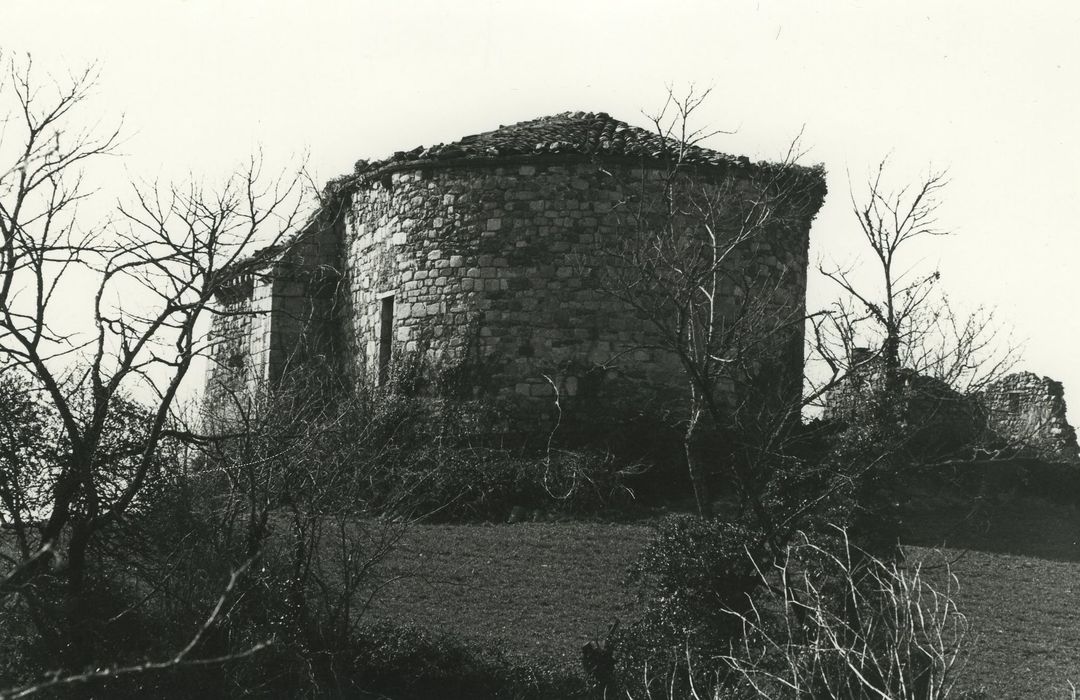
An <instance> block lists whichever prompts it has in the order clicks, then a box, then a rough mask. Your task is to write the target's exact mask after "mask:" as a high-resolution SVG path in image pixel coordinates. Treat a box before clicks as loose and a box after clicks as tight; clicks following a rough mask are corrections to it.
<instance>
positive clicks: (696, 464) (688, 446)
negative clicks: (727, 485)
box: [683, 401, 712, 518]
mask: <svg viewBox="0 0 1080 700" xmlns="http://www.w3.org/2000/svg"><path fill="white" fill-rule="evenodd" d="M701 413H702V409H701V406H700V405H698V402H697V401H694V402H693V404H692V408H691V409H690V419H689V421H688V422H687V424H686V433H685V435H684V436H683V448H684V449H685V451H686V466H687V469H688V470H689V472H690V483H691V484H692V485H693V487H694V501H695V502H696V504H697V510H698V515H700V516H701V517H703V518H708V517H710V516H712V500H711V499H710V497H709V475H708V471H707V466H706V465H707V464H708V459H707V457H706V449H705V445H704V442H705V440H704V436H703V435H702V431H701Z"/></svg>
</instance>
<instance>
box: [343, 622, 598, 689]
mask: <svg viewBox="0 0 1080 700" xmlns="http://www.w3.org/2000/svg"><path fill="white" fill-rule="evenodd" d="M354 654H355V657H354V658H355V665H354V667H355V669H356V677H355V679H354V684H355V686H356V687H358V688H363V689H365V690H366V691H368V692H371V693H377V694H382V695H385V696H389V697H393V698H395V699H398V700H427V699H428V698H446V699H447V700H455V699H461V700H467V699H471V698H493V699H494V698H505V699H507V700H518V699H520V700H527V699H533V698H536V699H541V698H568V699H569V698H577V697H583V696H584V695H585V690H586V689H585V685H584V682H583V681H582V679H581V678H580V677H578V676H577V674H575V673H570V672H567V670H566V669H563V670H559V669H553V668H551V667H541V666H537V665H534V664H531V663H528V662H525V661H522V660H519V659H515V658H513V657H512V656H510V655H508V654H506V653H504V652H502V651H501V650H498V649H492V648H488V647H484V646H481V645H478V644H473V643H467V642H464V641H462V640H460V639H457V638H454V637H450V636H448V635H440V634H433V633H430V632H427V631H424V630H420V629H416V628H411V627H399V626H393V625H377V626H370V627H365V628H362V629H361V630H360V631H359V633H358V634H357V636H356V638H355V649H354Z"/></svg>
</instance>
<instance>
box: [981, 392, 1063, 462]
mask: <svg viewBox="0 0 1080 700" xmlns="http://www.w3.org/2000/svg"><path fill="white" fill-rule="evenodd" d="M978 398H979V401H980V403H981V404H982V406H983V407H984V409H985V411H986V418H987V423H988V426H989V428H990V429H991V430H992V431H993V433H995V434H996V436H997V437H998V438H999V439H1001V440H1004V441H1006V442H1008V443H1010V444H1011V445H1013V446H1014V447H1016V448H1017V449H1018V450H1019V452H1020V454H1021V455H1025V454H1027V455H1030V456H1038V457H1041V458H1043V459H1048V460H1057V461H1067V462H1077V461H1080V449H1078V448H1077V443H1076V431H1075V430H1073V428H1072V426H1070V425H1069V423H1068V421H1067V420H1066V417H1065V398H1064V389H1063V387H1062V385H1061V383H1060V382H1056V381H1054V380H1052V379H1050V378H1049V377H1039V376H1038V375H1035V374H1032V373H1031V372H1018V373H1016V374H1010V375H1008V376H1007V377H1004V378H1002V379H1001V380H999V381H997V382H995V383H993V384H991V385H990V386H988V387H987V388H986V389H985V390H984V391H983V392H981V393H980V394H979V395H978Z"/></svg>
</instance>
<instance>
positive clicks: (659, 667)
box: [614, 515, 761, 697]
mask: <svg viewBox="0 0 1080 700" xmlns="http://www.w3.org/2000/svg"><path fill="white" fill-rule="evenodd" d="M760 541H761V538H760V536H758V535H757V534H756V533H754V532H752V531H751V530H749V529H747V528H746V527H743V526H741V525H737V524H733V523H729V522H724V521H722V520H716V519H712V520H705V519H702V518H698V517H695V516H687V515H681V516H672V517H669V518H667V519H666V520H664V521H662V522H661V524H660V526H659V529H658V531H657V535H656V539H654V540H653V541H652V542H651V543H650V544H649V545H648V546H647V547H646V548H645V550H644V551H643V552H642V554H641V557H640V558H639V560H638V561H637V562H636V563H635V565H634V566H633V567H632V568H631V570H630V572H629V575H628V577H627V584H628V585H630V586H632V587H633V588H634V589H636V591H637V593H638V598H639V602H640V604H641V608H642V616H641V618H640V619H639V620H637V621H636V622H634V623H632V624H630V625H628V626H627V627H625V628H624V629H623V630H622V631H621V633H619V634H618V636H617V638H616V639H615V640H614V643H615V648H616V653H617V656H618V675H619V678H620V680H621V684H622V685H623V686H624V688H625V689H626V690H627V691H628V692H631V693H632V694H636V693H643V694H648V693H652V692H658V689H659V688H660V687H667V688H669V689H670V688H676V689H680V690H681V691H682V692H689V690H688V688H689V686H688V685H687V684H688V682H689V680H690V672H691V669H693V670H695V671H696V672H702V671H703V669H705V668H711V667H714V666H715V663H714V661H713V659H715V658H716V657H717V656H718V655H719V654H721V653H723V652H724V651H726V650H727V649H728V646H729V644H730V643H731V641H732V639H733V638H735V637H736V636H737V635H738V634H739V633H740V631H741V628H740V625H739V624H738V622H737V620H736V618H735V617H733V616H732V614H731V612H730V611H733V610H734V611H745V610H747V609H749V605H750V601H751V597H752V594H753V592H754V591H755V590H756V588H757V587H758V586H759V585H760V584H761V581H760V578H759V576H758V575H757V572H756V568H755V563H754V556H755V555H759V553H758V552H757V551H756V545H755V542H760ZM669 692H670V691H669ZM642 697H644V695H642Z"/></svg>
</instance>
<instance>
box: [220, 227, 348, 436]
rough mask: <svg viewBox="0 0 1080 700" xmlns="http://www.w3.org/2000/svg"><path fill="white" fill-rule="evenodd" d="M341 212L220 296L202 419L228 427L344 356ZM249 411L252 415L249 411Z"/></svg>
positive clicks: (302, 234) (309, 229)
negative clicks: (255, 403) (250, 406)
mask: <svg viewBox="0 0 1080 700" xmlns="http://www.w3.org/2000/svg"><path fill="white" fill-rule="evenodd" d="M341 221H342V217H341V211H340V210H334V209H324V210H323V211H321V212H320V213H319V214H318V215H317V216H316V217H315V218H314V219H313V220H312V221H311V222H309V224H308V226H306V227H305V228H304V230H303V231H302V232H300V233H299V234H298V235H297V236H296V237H295V239H293V240H291V241H289V243H288V246H287V249H286V252H284V253H283V254H279V255H276V256H272V257H270V259H269V260H268V261H267V263H266V264H265V265H263V266H261V267H259V268H256V269H253V270H250V271H248V272H245V273H243V274H241V275H240V276H239V277H238V278H237V279H236V280H235V281H233V282H232V283H231V284H230V285H229V286H228V287H227V288H226V289H224V290H222V292H221V294H219V299H218V301H219V303H218V304H217V308H216V311H217V313H216V314H215V315H214V317H213V319H212V322H211V329H210V339H211V343H212V350H211V357H210V366H209V369H208V381H207V395H206V400H205V406H204V411H205V413H206V415H207V417H208V420H209V421H210V423H211V424H214V425H219V426H220V425H222V424H223V422H226V421H228V420H229V417H230V416H232V415H234V414H235V412H236V410H237V409H238V408H241V406H238V405H237V402H238V401H239V402H247V401H251V400H254V399H255V398H257V396H258V395H259V392H260V390H264V389H265V388H266V387H267V386H269V385H270V384H271V383H275V382H278V381H279V380H280V379H281V378H282V377H283V376H285V375H286V374H288V372H290V371H291V370H292V369H295V368H298V367H302V366H303V367H306V366H310V365H311V364H312V363H313V362H319V363H322V364H323V365H334V369H335V370H338V371H339V370H340V365H339V364H338V363H340V362H344V361H347V360H346V358H344V357H342V356H341V355H340V343H339V342H338V341H339V339H340V335H341V333H340V328H339V325H340V318H339V315H340V308H339V307H340V304H339V302H340V298H341V297H342V294H341V291H340V289H339V287H338V284H339V282H340V279H341V274H340V267H341V254H340V241H341V237H342V232H341V228H340V225H341ZM245 410H246V409H245Z"/></svg>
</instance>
